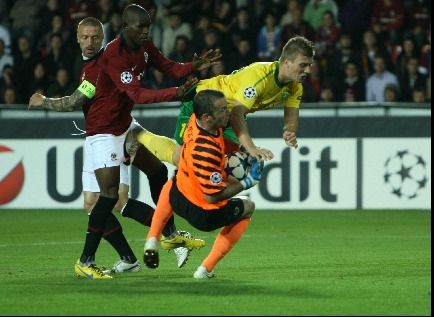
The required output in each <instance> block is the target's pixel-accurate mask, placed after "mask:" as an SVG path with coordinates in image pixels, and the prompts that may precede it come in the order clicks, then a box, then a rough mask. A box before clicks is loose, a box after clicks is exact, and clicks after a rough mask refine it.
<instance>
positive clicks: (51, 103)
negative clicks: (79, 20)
mask: <svg viewBox="0 0 434 317" xmlns="http://www.w3.org/2000/svg"><path fill="white" fill-rule="evenodd" d="M85 20H86V19H85ZM100 31H101V35H102V29H101V30H100ZM79 33H80V28H79ZM81 35H83V34H81ZM81 35H79V36H78V41H79V43H81V42H80V38H81V37H80V36H81ZM94 36H95V34H94ZM85 37H86V38H87V39H89V40H90V42H91V43H92V40H95V39H94V38H93V37H92V36H89V35H86V36H85ZM101 41H102V39H100V43H101ZM80 46H81V48H82V51H83V57H84V58H85V59H86V57H92V58H91V59H89V60H88V61H87V63H86V64H85V66H84V68H83V73H82V79H83V81H82V84H81V85H80V87H79V89H77V90H76V91H75V92H74V93H73V94H72V95H71V96H68V97H63V98H56V99H54V98H45V97H44V96H41V95H39V94H35V95H33V96H32V98H31V100H30V102H29V106H43V107H45V108H48V109H53V110H57V111H72V110H74V109H76V108H77V105H78V106H81V105H84V104H85V103H86V101H87V100H88V99H92V98H93V96H94V94H95V88H96V87H95V86H96V79H97V78H98V77H99V72H98V70H97V71H92V69H95V67H96V61H97V60H98V58H100V53H98V54H96V55H95V53H97V51H95V48H92V47H91V46H92V45H88V46H85V45H83V46H82V45H80ZM100 47H101V45H100V46H99V48H100ZM202 61H205V63H207V61H208V60H207V58H206V57H205V58H204V59H202ZM205 63H202V64H205ZM208 63H209V62H208ZM96 69H98V67H96ZM178 89H179V90H181V91H183V90H185V88H183V87H180V88H178ZM97 91H98V90H97ZM95 100H97V98H96V97H95V98H93V101H95ZM93 105H94V102H92V107H90V108H89V107H84V113H85V116H86V126H87V127H95V126H97V125H94V122H95V118H98V116H95V115H94V116H93V117H92V116H90V114H91V113H93V114H95V112H92V110H93V109H94V108H93ZM89 109H90V110H91V111H89ZM90 118H93V119H90ZM96 120H97V119H96ZM131 120H132V119H131ZM97 121H98V120H97ZM132 122H133V124H132V126H135V124H134V121H133V120H132ZM90 131H92V129H90ZM90 133H91V132H90ZM90 133H89V131H87V134H88V135H89V134H90ZM111 138H112V139H113V140H112V141H114V142H116V143H119V142H118V141H119V139H123V138H125V132H124V133H123V134H122V135H121V136H119V137H116V136H115V135H112V136H111ZM91 139H92V137H88V138H87V139H86V143H87V144H88V145H89V146H87V147H86V149H88V151H89V152H92V146H91V145H90V144H89V143H90V142H89V141H90V140H91ZM93 140H95V138H93ZM98 142H99V140H97V143H98ZM121 143H122V142H121ZM149 154H150V153H149V152H148V153H146V149H145V148H143V147H140V148H139V151H138V152H137V155H136V159H135V160H134V161H133V164H134V165H137V164H136V162H146V164H142V165H144V168H143V169H145V171H146V169H148V170H149V169H150V170H151V171H152V168H151V167H152V166H153V165H154V166H155V164H157V163H158V164H160V165H162V163H161V162H160V161H158V160H156V158H155V157H153V155H152V154H151V159H152V160H151V161H150V160H149ZM116 156H117V153H114V155H113V156H111V158H112V159H113V158H114V157H116ZM139 156H141V157H142V159H140V160H138V159H137V157H139ZM92 163H93V162H92ZM92 163H91V165H92ZM120 166H123V164H120ZM162 166H164V165H162ZM118 168H119V166H118ZM164 168H165V167H164ZM121 171H122V167H121ZM154 171H155V169H154ZM118 173H119V172H118ZM165 173H166V174H165V175H164V178H167V176H166V175H167V170H166V171H165ZM148 175H149V174H148ZM117 178H118V179H119V174H118V176H117ZM121 178H122V172H121ZM164 180H165V179H164ZM121 181H122V180H121ZM118 183H119V180H118ZM159 183H160V184H161V178H160V180H159ZM161 185H162V184H161ZM160 190H161V187H160ZM98 191H99V188H98ZM101 193H102V191H101ZM158 193H159V191H158ZM158 193H157V194H158ZM156 197H158V195H153V198H154V199H156ZM104 200H105V199H103V201H104ZM143 205H144V204H143V203H141V202H137V201H134V200H131V199H130V200H128V203H127V205H126V206H125V207H124V209H123V215H125V214H126V213H127V212H129V213H130V214H131V213H132V214H131V215H129V216H130V217H131V218H133V219H136V220H139V219H137V218H141V219H143V216H142V215H138V214H137V213H138V212H139V210H140V209H143ZM145 206H146V205H145ZM148 207H149V206H148ZM149 208H150V207H149ZM152 212H153V210H152V209H151V210H150V212H148V213H147V217H146V218H145V219H144V221H140V222H141V223H142V224H143V223H148V225H149V222H150V219H151V217H152ZM92 214H93V213H92ZM110 214H111V213H110ZM110 214H109V219H110V218H112V217H111V216H113V215H112V214H111V215H110ZM142 214H143V213H142ZM135 216H136V217H135ZM114 218H115V217H114ZM91 220H92V216H91V217H90V219H89V227H90V232H92V229H93V228H91ZM97 222H98V221H97ZM119 228H120V227H119ZM173 229H174V227H173ZM99 232H101V230H99ZM192 241H196V242H197V239H195V240H192ZM202 243H203V242H202ZM187 255H188V254H187ZM185 260H186V259H185ZM86 261H87V262H91V261H92V258H88V259H87V260H86ZM130 262H132V261H130ZM133 262H134V263H131V264H132V265H133V264H138V263H136V262H137V261H133ZM184 263H185V261H184ZM82 264H83V265H79V264H77V265H76V271H77V266H78V268H79V269H80V270H79V271H84V272H85V273H86V272H87V273H89V272H90V271H92V269H89V268H90V267H91V265H86V263H82ZM87 264H89V263H87ZM178 264H179V261H178ZM94 271H95V270H94ZM93 273H98V272H93ZM82 275H83V276H84V275H86V277H87V276H89V275H90V274H82ZM92 275H93V276H94V278H97V277H98V276H101V278H104V275H102V274H100V273H98V274H92Z"/></svg>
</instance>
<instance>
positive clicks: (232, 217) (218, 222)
mask: <svg viewBox="0 0 434 317" xmlns="http://www.w3.org/2000/svg"><path fill="white" fill-rule="evenodd" d="M170 204H171V205H172V208H173V210H174V212H175V213H176V214H177V215H179V216H181V217H182V218H184V219H185V220H187V221H188V222H189V223H190V224H191V225H192V226H193V227H195V228H196V229H199V230H201V231H213V230H216V229H218V228H222V227H225V226H228V225H231V224H233V223H235V222H237V220H239V219H242V218H243V217H242V215H243V213H244V204H243V201H242V200H241V199H240V198H231V199H229V201H228V203H227V204H226V205H225V206H224V207H222V208H219V209H212V210H205V209H202V208H200V207H199V206H196V205H194V204H192V203H191V202H190V201H189V200H188V199H187V198H185V197H184V195H183V194H182V193H181V192H180V191H179V190H178V186H177V185H176V179H175V178H174V179H173V185H172V188H171V190H170Z"/></svg>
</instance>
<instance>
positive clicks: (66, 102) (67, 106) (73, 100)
mask: <svg viewBox="0 0 434 317" xmlns="http://www.w3.org/2000/svg"><path fill="white" fill-rule="evenodd" d="M86 100H87V98H86V96H85V95H84V94H83V93H81V92H80V91H78V89H77V90H75V91H74V92H73V93H72V95H71V96H65V97H61V98H45V99H44V101H43V102H42V107H44V108H45V109H50V110H54V111H58V112H68V111H74V110H77V109H79V108H80V107H81V106H83V105H84V104H85V103H86Z"/></svg>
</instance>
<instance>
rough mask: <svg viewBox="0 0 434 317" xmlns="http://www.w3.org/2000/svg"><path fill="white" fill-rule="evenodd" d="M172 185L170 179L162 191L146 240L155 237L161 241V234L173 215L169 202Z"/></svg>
mask: <svg viewBox="0 0 434 317" xmlns="http://www.w3.org/2000/svg"><path fill="white" fill-rule="evenodd" d="M172 184H173V180H172V179H169V180H168V181H167V182H166V184H164V186H163V189H162V190H161V193H160V198H158V203H157V207H156V208H155V211H154V215H153V216H152V222H151V228H150V230H149V232H148V235H147V236H146V239H149V238H151V237H154V238H157V240H158V241H160V237H161V232H162V231H163V228H164V226H165V225H166V223H167V221H169V218H170V217H171V216H172V214H173V209H172V206H171V205H170V200H169V193H170V189H171V188H172Z"/></svg>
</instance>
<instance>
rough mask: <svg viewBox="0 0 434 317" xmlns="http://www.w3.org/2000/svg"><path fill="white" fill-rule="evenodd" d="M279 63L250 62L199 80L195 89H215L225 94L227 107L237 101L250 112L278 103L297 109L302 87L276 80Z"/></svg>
mask: <svg viewBox="0 0 434 317" xmlns="http://www.w3.org/2000/svg"><path fill="white" fill-rule="evenodd" d="M278 69H279V62H277V61H276V62H258V63H253V64H250V65H249V66H246V67H243V68H241V69H239V70H236V71H234V72H232V73H231V74H229V75H219V76H216V77H213V78H210V79H204V80H201V81H200V82H199V84H198V86H197V89H196V91H197V92H199V91H201V90H204V89H216V90H220V91H222V92H223V93H224V94H225V97H226V100H227V102H228V107H229V109H231V108H232V107H233V106H234V104H235V103H236V102H239V103H241V104H243V105H244V106H246V107H247V108H248V109H249V110H250V112H255V111H258V110H264V109H270V108H273V107H277V106H284V107H292V108H299V107H300V101H301V96H302V94H303V86H302V84H301V83H297V82H290V83H289V84H287V85H284V84H281V83H280V82H279V81H278V79H277V74H278Z"/></svg>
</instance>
